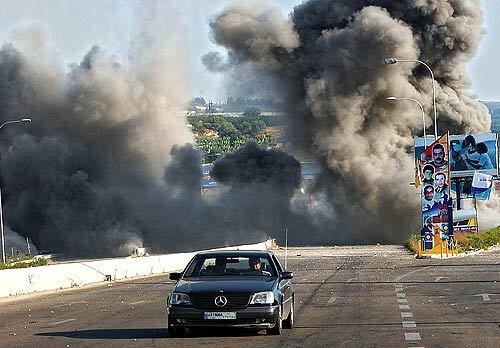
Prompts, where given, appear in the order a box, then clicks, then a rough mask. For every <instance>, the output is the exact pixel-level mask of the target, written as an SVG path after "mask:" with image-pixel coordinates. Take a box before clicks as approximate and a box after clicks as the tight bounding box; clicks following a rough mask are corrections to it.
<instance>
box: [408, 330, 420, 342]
mask: <svg viewBox="0 0 500 348" xmlns="http://www.w3.org/2000/svg"><path fill="white" fill-rule="evenodd" d="M405 340H407V341H420V340H421V338H420V334H419V333H418V332H405Z"/></svg>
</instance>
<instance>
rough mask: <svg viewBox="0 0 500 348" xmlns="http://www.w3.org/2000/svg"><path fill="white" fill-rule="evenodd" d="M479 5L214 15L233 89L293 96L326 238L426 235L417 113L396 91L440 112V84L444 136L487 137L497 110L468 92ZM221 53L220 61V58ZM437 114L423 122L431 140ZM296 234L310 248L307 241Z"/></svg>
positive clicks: (315, 1)
mask: <svg viewBox="0 0 500 348" xmlns="http://www.w3.org/2000/svg"><path fill="white" fill-rule="evenodd" d="M481 23H482V12H481V9H480V4H479V1H478V0H472V1H469V0H452V1H449V0H436V1H415V0H405V1H389V0H310V1H306V2H304V3H303V4H301V5H299V6H297V7H295V9H294V10H293V12H292V14H291V16H290V18H289V19H286V18H284V17H283V16H280V15H279V11H278V10H277V9H276V8H275V7H273V6H270V5H266V4H265V3H264V2H260V3H259V6H255V4H253V5H252V2H248V1H238V2H235V3H234V4H233V5H230V6H228V7H227V8H225V9H224V10H223V11H222V12H221V13H219V14H218V15H216V16H215V17H214V18H213V20H212V22H211V24H210V26H211V30H212V38H213V40H214V41H215V42H216V43H218V44H219V45H220V46H222V47H224V48H225V49H226V51H227V58H226V60H225V61H224V62H221V59H218V62H217V64H214V65H216V67H217V69H215V70H220V69H221V67H225V69H226V72H227V74H228V77H230V78H231V81H232V82H231V83H229V86H230V88H231V89H232V90H235V89H237V88H242V89H243V90H244V91H254V92H255V93H259V91H265V92H269V88H268V87H269V86H271V87H272V88H271V90H272V91H271V92H272V93H273V94H274V95H277V96H278V97H280V98H282V99H284V100H285V101H286V105H287V110H286V111H287V114H288V140H289V141H290V143H291V144H292V145H293V147H294V149H295V150H296V151H299V152H300V153H302V154H304V153H305V154H306V155H307V156H308V157H312V158H316V160H317V161H319V162H320V163H321V164H322V165H323V171H322V175H321V178H320V182H319V187H320V189H321V190H322V191H323V192H326V193H327V196H328V201H329V203H330V205H331V207H332V208H333V210H334V216H335V220H336V223H334V224H331V225H330V228H329V230H324V231H323V238H322V240H323V241H324V242H338V241H359V242H370V241H400V240H401V239H402V238H404V236H405V235H406V234H407V233H408V232H412V231H418V229H419V227H418V225H419V209H418V196H417V194H416V191H415V190H414V189H413V188H411V187H410V186H409V185H408V183H409V182H410V181H411V180H412V173H413V159H412V153H411V147H412V139H413V137H414V136H416V135H421V131H422V124H421V122H422V121H421V114H420V110H419V109H418V108H417V107H416V105H412V104H411V103H405V102H398V103H393V104H391V103H389V102H387V100H386V97H388V96H396V97H412V98H415V99H417V100H420V101H421V102H422V103H423V104H424V107H425V110H426V112H427V115H431V110H432V84H431V79H430V76H429V73H428V71H427V70H426V69H425V68H424V67H423V66H421V65H416V64H408V63H399V64H397V65H393V66H387V65H384V58H388V57H397V58H399V59H409V60H415V59H420V60H423V61H425V62H427V63H428V64H429V65H430V66H432V68H433V70H434V73H435V78H436V81H437V112H438V124H439V133H440V134H442V133H443V132H445V131H448V130H449V131H451V132H452V133H463V132H479V131H487V130H489V128H490V123H491V120H490V115H489V114H488V112H487V110H486V108H485V107H484V106H482V105H480V104H479V103H478V102H477V101H475V100H474V99H473V98H472V97H471V96H469V95H468V94H467V93H466V88H467V87H468V86H469V84H470V83H469V80H468V78H467V75H466V72H465V69H464V63H465V62H467V61H468V60H470V59H471V57H472V56H473V55H474V53H475V51H476V49H477V47H478V43H479V40H480V38H481V36H482V34H483V31H482V28H481ZM212 58H213V57H212ZM432 123H433V122H432V118H431V117H429V116H428V117H427V118H426V124H427V127H428V129H427V131H428V134H432V130H433V128H432ZM298 239H299V240H300V241H301V242H304V243H305V242H307V241H308V239H306V238H301V237H300V236H299V237H298Z"/></svg>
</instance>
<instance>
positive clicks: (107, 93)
mask: <svg viewBox="0 0 500 348" xmlns="http://www.w3.org/2000/svg"><path fill="white" fill-rule="evenodd" d="M141 59H142V60H144V59H145V57H144V56H142V57H141ZM154 62H156V63H154ZM160 63H161V62H160V61H158V60H157V57H156V58H155V59H154V60H151V61H150V64H137V65H134V66H133V69H127V68H125V67H124V66H122V65H121V64H120V63H119V62H118V61H116V60H115V59H113V58H112V57H110V56H109V55H107V54H106V53H105V52H104V51H103V50H102V49H100V48H99V47H97V46H95V47H92V48H91V49H90V50H89V52H88V53H87V54H86V55H85V56H84V58H83V59H82V61H81V62H80V63H78V64H74V65H72V66H71V69H70V71H69V72H68V73H67V74H64V73H63V72H61V71H59V70H57V69H55V68H54V67H53V66H50V65H46V64H43V62H40V61H32V60H30V59H28V57H27V56H25V55H23V54H22V53H21V52H20V51H18V50H17V49H16V48H15V47H14V46H12V45H9V44H7V45H4V46H3V47H2V48H1V49H0V79H1V81H0V121H2V122H4V121H7V120H11V119H18V118H19V117H20V116H21V117H22V116H24V115H29V116H30V117H31V118H32V119H33V123H31V124H22V125H17V126H15V127H9V128H8V127H6V128H5V129H2V137H1V139H0V141H1V148H0V150H1V157H2V162H1V166H0V167H1V177H2V181H3V184H2V189H3V190H2V192H3V198H4V211H5V222H6V225H8V226H9V228H10V229H12V230H13V231H16V232H17V233H15V232H10V230H9V236H11V237H12V238H10V237H9V239H8V242H9V243H10V244H12V245H10V244H9V245H8V247H11V246H14V244H15V246H16V247H19V245H20V243H21V242H22V241H23V240H24V237H26V236H27V237H29V239H30V240H31V241H32V242H33V243H34V244H35V245H36V246H37V247H38V248H39V249H43V250H47V249H48V250H52V251H60V252H63V253H64V254H65V255H66V256H76V257H89V256H114V255H126V254H127V253H129V252H130V251H131V250H133V249H134V248H136V247H139V246H146V247H149V248H150V249H151V251H152V252H165V251H181V250H192V249H193V248H206V247H215V246H221V245H224V244H226V243H231V244H235V243H246V242H257V241H261V240H262V239H263V238H267V237H268V235H269V234H274V233H276V232H277V231H279V232H281V231H282V230H283V226H284V225H285V224H286V222H287V221H298V222H301V223H302V222H303V223H302V225H301V224H299V223H297V224H296V225H297V227H299V226H303V225H304V223H306V222H307V220H306V219H304V218H302V217H301V216H300V214H296V213H292V209H291V204H290V199H291V197H292V195H293V192H294V191H295V190H296V188H297V185H298V182H299V176H300V169H299V167H300V166H299V163H298V162H297V161H296V160H295V159H293V158H292V157H291V156H289V155H287V154H285V153H283V152H279V151H275V150H264V149H261V148H260V147H259V146H257V145H256V144H248V145H246V146H245V147H243V148H241V149H239V150H238V151H236V152H235V153H233V154H229V155H228V156H227V157H225V158H223V159H221V160H220V161H218V162H217V163H216V165H215V168H214V170H215V172H214V175H215V176H216V177H217V178H218V179H219V180H220V181H221V183H222V184H223V185H224V186H225V187H226V189H225V190H223V192H222V193H221V194H220V195H218V196H217V197H215V198H214V199H213V201H211V202H208V201H206V200H205V199H203V197H202V196H201V194H200V184H201V171H200V166H201V154H200V152H199V150H198V149H196V148H195V147H193V145H191V144H186V145H183V144H184V143H186V142H191V141H192V138H191V134H190V132H189V130H188V127H187V126H186V123H185V122H186V121H185V116H184V115H183V114H182V113H180V112H179V110H178V109H177V105H180V104H181V98H179V99H177V97H176V96H178V95H179V94H176V95H174V96H172V94H170V93H169V88H171V86H170V84H167V85H166V86H165V89H161V88H160V86H162V85H163V83H164V82H165V81H164V80H163V76H160V79H161V80H160V81H157V80H156V79H155V76H157V75H160V74H158V71H156V73H155V69H161V64H160ZM144 69H145V70H144ZM150 69H153V71H150ZM167 82H168V81H167ZM177 93H179V92H177ZM235 166H237V167H238V168H235ZM229 168H231V169H230V170H229ZM21 244H22V243H21Z"/></svg>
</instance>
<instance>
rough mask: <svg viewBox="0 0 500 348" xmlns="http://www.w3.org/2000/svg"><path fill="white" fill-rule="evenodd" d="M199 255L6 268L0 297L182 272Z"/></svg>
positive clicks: (1, 275)
mask: <svg viewBox="0 0 500 348" xmlns="http://www.w3.org/2000/svg"><path fill="white" fill-rule="evenodd" d="M273 245H275V242H274V240H268V241H265V242H262V243H256V244H248V245H239V246H232V247H226V248H221V249H239V250H268V249H271V248H272V247H273ZM197 252H199V251H193V252H189V253H178V254H168V255H158V256H145V257H124V258H115V259H107V260H96V261H84V262H81V261H80V262H68V263H58V264H53V265H47V266H39V267H32V268H18V269H5V270H1V271H0V298H2V297H9V296H16V295H24V294H30V293H35V292H41V291H51V290H58V289H65V288H73V287H80V286H84V285H89V284H93V283H99V282H104V281H113V280H119V279H126V278H135V277H144V276H149V275H155V274H162V273H168V272H174V271H179V270H182V269H184V267H185V266H186V265H187V263H188V262H189V260H190V259H191V258H192V257H193V256H194V255H195V254H196V253H197Z"/></svg>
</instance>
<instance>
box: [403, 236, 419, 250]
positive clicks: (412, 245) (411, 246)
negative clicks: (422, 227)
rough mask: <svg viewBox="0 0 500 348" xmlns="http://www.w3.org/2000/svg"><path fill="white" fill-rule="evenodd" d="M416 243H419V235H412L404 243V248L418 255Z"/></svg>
mask: <svg viewBox="0 0 500 348" xmlns="http://www.w3.org/2000/svg"><path fill="white" fill-rule="evenodd" d="M418 243H420V235H419V234H412V235H410V237H408V239H407V240H406V241H405V242H404V247H405V248H406V249H408V250H409V251H411V252H412V253H414V254H416V253H418Z"/></svg>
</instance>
